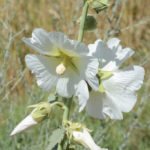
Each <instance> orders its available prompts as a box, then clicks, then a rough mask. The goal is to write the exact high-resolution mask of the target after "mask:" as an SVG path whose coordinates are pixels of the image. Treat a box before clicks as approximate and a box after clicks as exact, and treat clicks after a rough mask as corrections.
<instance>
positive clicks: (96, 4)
mask: <svg viewBox="0 0 150 150" xmlns="http://www.w3.org/2000/svg"><path fill="white" fill-rule="evenodd" d="M89 5H90V7H91V8H92V9H94V10H95V11H96V12H97V13H99V12H100V11H102V10H104V9H106V8H108V0H89Z"/></svg>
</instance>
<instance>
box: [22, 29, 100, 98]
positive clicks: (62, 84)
mask: <svg viewBox="0 0 150 150" xmlns="http://www.w3.org/2000/svg"><path fill="white" fill-rule="evenodd" d="M23 41H24V42H25V43H26V44H27V45H29V46H30V47H31V48H33V49H34V50H35V51H37V52H39V53H40V54H41V55H35V54H28V55H26V57H25V61H26V64H27V67H28V68H29V69H30V70H31V71H32V72H33V73H35V75H36V79H37V84H38V85H39V86H40V87H41V88H43V89H44V90H45V91H48V90H51V89H52V88H55V87H56V91H57V93H58V94H60V95H61V96H63V97H68V98H69V97H72V95H73V94H74V93H76V90H77V89H78V87H79V86H78V85H79V84H80V85H81V86H80V88H81V87H82V84H83V86H84V88H86V89H88V87H87V84H86V82H85V80H86V81H87V82H88V84H89V85H90V86H91V87H92V89H93V90H97V89H98V86H99V83H98V79H97V77H96V74H97V72H98V61H97V59H95V58H94V57H91V56H87V55H88V53H89V49H88V47H87V46H86V45H84V44H83V43H81V42H78V41H75V40H69V39H68V38H67V36H66V35H65V34H63V33H60V32H50V33H49V32H46V31H45V30H43V29H35V30H34V31H33V33H32V37H31V38H23ZM83 90H84V89H83ZM82 94H84V93H82ZM83 97H87V98H86V100H87V99H88V95H84V96H83Z"/></svg>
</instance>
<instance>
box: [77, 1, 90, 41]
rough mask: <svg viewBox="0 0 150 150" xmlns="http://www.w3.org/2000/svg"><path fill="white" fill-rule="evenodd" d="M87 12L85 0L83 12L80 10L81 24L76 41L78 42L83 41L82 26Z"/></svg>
mask: <svg viewBox="0 0 150 150" xmlns="http://www.w3.org/2000/svg"><path fill="white" fill-rule="evenodd" d="M87 12H88V3H87V0H85V1H84V6H83V10H82V15H81V23H80V29H79V35H78V41H79V42H82V40H83V35H84V25H85V20H86V17H87Z"/></svg>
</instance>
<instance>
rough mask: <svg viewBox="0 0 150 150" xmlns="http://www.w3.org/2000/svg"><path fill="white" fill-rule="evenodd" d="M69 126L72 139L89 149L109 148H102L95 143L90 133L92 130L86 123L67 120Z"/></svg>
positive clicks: (69, 135)
mask: <svg viewBox="0 0 150 150" xmlns="http://www.w3.org/2000/svg"><path fill="white" fill-rule="evenodd" d="M65 126H66V128H67V136H68V137H69V140H70V141H74V142H76V143H78V144H80V145H82V146H84V147H85V148H88V149H89V150H107V149H103V148H100V147H99V146H98V145H96V144H95V142H94V140H93V138H92V137H91V135H90V133H89V132H90V130H88V129H87V128H86V127H85V126H84V125H82V124H80V123H72V122H69V121H67V122H65Z"/></svg>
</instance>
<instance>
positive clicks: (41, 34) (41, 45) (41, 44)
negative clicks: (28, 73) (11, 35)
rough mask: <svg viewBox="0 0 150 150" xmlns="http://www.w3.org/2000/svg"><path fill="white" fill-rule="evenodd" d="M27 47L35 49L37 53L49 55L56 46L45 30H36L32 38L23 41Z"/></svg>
mask: <svg viewBox="0 0 150 150" xmlns="http://www.w3.org/2000/svg"><path fill="white" fill-rule="evenodd" d="M22 40H23V41H24V42H25V43H26V44H27V45H29V46H30V47H31V48H33V49H34V50H35V51H37V52H39V53H41V54H46V55H49V54H50V51H51V50H52V49H53V47H54V45H53V43H52V42H51V41H50V39H49V33H48V32H46V31H45V30H43V29H40V28H38V29H35V30H34V31H33V32H32V37H31V38H23V39H22Z"/></svg>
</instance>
